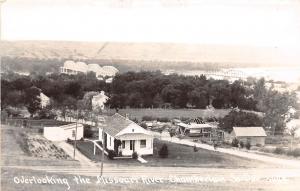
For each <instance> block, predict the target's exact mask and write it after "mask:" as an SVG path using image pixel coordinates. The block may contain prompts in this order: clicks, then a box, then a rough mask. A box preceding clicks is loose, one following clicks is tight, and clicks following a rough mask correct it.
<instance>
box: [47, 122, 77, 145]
mask: <svg viewBox="0 0 300 191" xmlns="http://www.w3.org/2000/svg"><path fill="white" fill-rule="evenodd" d="M44 137H45V138H46V139H48V140H50V141H66V140H67V139H71V140H75V138H76V140H79V139H81V138H83V125H82V124H79V123H78V124H77V134H76V123H72V124H68V125H62V126H58V127H44Z"/></svg>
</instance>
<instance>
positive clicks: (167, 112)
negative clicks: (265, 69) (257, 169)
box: [108, 109, 230, 121]
mask: <svg viewBox="0 0 300 191" xmlns="http://www.w3.org/2000/svg"><path fill="white" fill-rule="evenodd" d="M229 111H230V110H229V109H215V111H214V112H211V111H207V110H205V109H120V110H119V113H120V114H121V115H124V116H125V114H128V115H129V117H130V118H136V119H138V120H139V121H141V120H142V118H143V116H152V117H160V118H162V117H167V118H169V119H173V118H181V117H185V118H197V117H203V118H207V117H216V118H219V117H224V116H225V115H227V114H228V113H229ZM108 113H110V114H113V113H115V110H113V109H110V110H108Z"/></svg>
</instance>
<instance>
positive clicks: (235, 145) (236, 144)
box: [231, 138, 239, 147]
mask: <svg viewBox="0 0 300 191" xmlns="http://www.w3.org/2000/svg"><path fill="white" fill-rule="evenodd" d="M231 146H233V147H238V146H239V140H237V138H234V139H233V140H232V142H231Z"/></svg>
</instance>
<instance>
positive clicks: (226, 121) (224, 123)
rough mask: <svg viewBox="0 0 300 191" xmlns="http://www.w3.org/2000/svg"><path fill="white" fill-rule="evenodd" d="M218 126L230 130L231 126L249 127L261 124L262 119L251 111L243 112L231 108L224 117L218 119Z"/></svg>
mask: <svg viewBox="0 0 300 191" xmlns="http://www.w3.org/2000/svg"><path fill="white" fill-rule="evenodd" d="M219 125H220V127H221V128H223V129H224V130H226V131H228V132H230V131H231V130H232V127H234V126H236V127H251V126H256V127H258V126H262V125H263V119H262V117H260V116H258V115H257V114H255V113H252V112H243V111H235V110H232V111H231V112H229V113H228V114H227V115H226V116H225V117H224V118H222V119H221V120H220V124H219Z"/></svg>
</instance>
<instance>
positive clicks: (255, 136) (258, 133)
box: [231, 127, 267, 146]
mask: <svg viewBox="0 0 300 191" xmlns="http://www.w3.org/2000/svg"><path fill="white" fill-rule="evenodd" d="M231 137H232V138H236V139H238V140H239V141H242V142H244V143H247V142H249V143H250V144H251V145H261V146H263V145H265V138H266V137H267V134H266V132H265V130H264V129H263V128H262V127H233V130H232V132H231Z"/></svg>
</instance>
